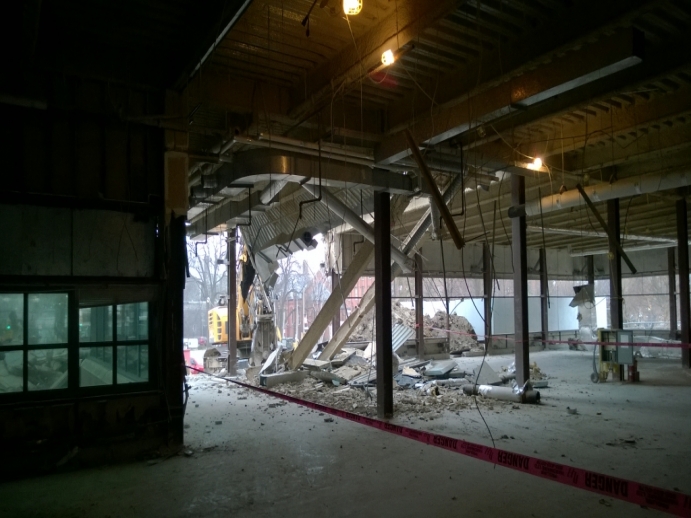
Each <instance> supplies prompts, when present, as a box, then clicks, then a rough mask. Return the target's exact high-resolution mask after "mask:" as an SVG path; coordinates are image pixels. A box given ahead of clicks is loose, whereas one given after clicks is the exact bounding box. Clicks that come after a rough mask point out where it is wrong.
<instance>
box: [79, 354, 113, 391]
mask: <svg viewBox="0 0 691 518" xmlns="http://www.w3.org/2000/svg"><path fill="white" fill-rule="evenodd" d="M112 384H113V348H112V347H110V346H109V347H82V348H81V349H80V350H79V386H80V387H95V386H98V385H112Z"/></svg>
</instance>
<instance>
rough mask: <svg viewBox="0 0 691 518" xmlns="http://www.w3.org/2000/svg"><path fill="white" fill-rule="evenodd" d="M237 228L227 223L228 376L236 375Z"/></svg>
mask: <svg viewBox="0 0 691 518" xmlns="http://www.w3.org/2000/svg"><path fill="white" fill-rule="evenodd" d="M236 243H237V228H236V227H234V226H232V225H228V330H227V331H228V376H235V375H237V364H238V336H237V324H238V322H237V306H238V286H237V261H236V249H235V245H236Z"/></svg>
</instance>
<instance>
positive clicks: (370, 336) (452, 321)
mask: <svg viewBox="0 0 691 518" xmlns="http://www.w3.org/2000/svg"><path fill="white" fill-rule="evenodd" d="M391 319H392V324H394V325H395V324H403V325H404V326H408V327H410V328H411V329H415V310H414V309H409V308H406V307H404V306H402V305H401V303H400V302H399V301H392V302H391ZM424 325H425V331H424V334H425V337H426V338H440V337H446V336H447V332H446V313H445V312H443V311H437V313H436V314H435V315H434V317H429V316H427V315H425V316H424ZM449 331H450V332H449V333H448V336H449V337H450V340H449V348H450V352H454V351H462V350H464V349H470V350H481V347H480V346H479V344H478V343H477V335H476V334H475V330H474V329H473V326H472V325H470V322H468V319H466V318H465V317H462V316H460V315H449ZM375 333H376V325H375V322H374V311H369V312H368V313H367V314H366V315H365V316H364V317H363V318H362V320H361V322H360V324H359V325H358V327H357V328H356V329H355V331H353V334H352V335H351V336H350V340H351V341H353V342H372V341H374V339H375Z"/></svg>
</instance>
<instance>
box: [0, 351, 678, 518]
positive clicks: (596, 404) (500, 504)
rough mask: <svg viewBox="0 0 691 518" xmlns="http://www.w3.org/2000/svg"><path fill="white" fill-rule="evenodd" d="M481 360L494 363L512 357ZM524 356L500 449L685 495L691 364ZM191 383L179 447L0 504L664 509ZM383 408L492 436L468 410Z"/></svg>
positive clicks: (289, 512) (54, 513)
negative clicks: (607, 367) (530, 398)
mask: <svg viewBox="0 0 691 518" xmlns="http://www.w3.org/2000/svg"><path fill="white" fill-rule="evenodd" d="M465 361H467V362H479V361H480V360H479V359H476V358H471V359H468V360H465ZM488 361H489V363H490V364H491V365H492V366H493V367H495V368H496V369H499V368H500V367H501V365H507V364H508V363H510V361H511V358H510V357H502V356H493V357H490V358H489V360H488ZM531 361H536V362H537V363H538V364H539V366H540V367H541V368H542V369H543V371H544V372H546V373H547V374H548V375H550V376H551V378H550V379H549V382H550V388H548V389H543V390H542V391H541V392H542V396H543V404H542V405H540V406H526V405H522V406H520V408H519V409H513V407H502V408H501V409H499V407H497V408H495V409H494V410H490V409H489V408H485V409H484V411H483V415H484V418H485V420H486V421H487V424H488V426H489V429H490V430H491V432H492V435H493V436H494V439H495V440H496V443H497V445H498V446H499V447H501V448H504V449H507V450H512V451H516V452H520V453H526V454H530V455H534V456H538V457H540V458H544V459H549V460H555V461H558V462H563V463H566V464H573V465H575V466H579V467H584V468H589V469H592V470H595V471H600V472H603V473H611V474H613V475H616V476H619V477H624V478H630V479H633V480H637V481H641V482H646V483H650V484H653V485H657V486H660V487H664V488H669V489H678V490H680V491H683V492H685V493H687V494H688V493H691V470H689V469H688V460H689V459H690V458H691V440H690V438H689V429H691V373H689V372H688V371H683V370H681V369H680V368H679V367H678V361H669V360H644V361H642V362H641V363H640V371H641V379H642V380H643V382H642V383H640V384H638V385H628V384H621V383H611V382H610V383H604V384H598V385H594V384H592V383H591V382H590V381H589V374H590V372H591V361H592V356H591V353H588V352H577V351H548V352H543V353H538V354H533V355H531ZM193 385H194V386H195V389H194V390H193V391H192V394H191V397H190V402H189V404H188V415H187V422H188V426H189V427H188V428H187V429H186V433H187V443H188V445H189V447H190V448H191V449H192V450H194V454H193V455H192V456H191V457H185V456H180V457H173V458H171V459H169V460H167V461H163V462H160V463H156V464H154V465H150V464H148V463H144V462H141V463H134V464H128V465H119V466H111V467H104V468H100V469H91V470H82V471H78V472H72V473H65V474H59V475H51V476H44V477H39V478H35V479H30V480H24V481H18V482H12V483H7V484H4V485H2V486H0V516H1V517H5V516H7V517H25V516H26V517H44V516H45V517H68V516H69V517H92V516H94V517H104V518H105V517H111V518H115V517H158V516H165V517H187V516H190V517H191V516H194V517H206V516H209V517H211V516H233V517H235V516H239V517H243V516H260V517H261V516H277V517H278V516H281V517H292V516H310V517H321V516H324V517H327V516H328V517H347V516H357V517H365V516H386V517H388V516H396V517H407V516H429V517H442V516H444V517H446V516H461V515H464V516H488V517H489V516H512V517H522V516H527V517H528V516H535V517H553V516H559V517H569V516H574V517H576V516H592V517H600V516H602V517H605V516H606V517H615V516H624V515H625V516H632V517H633V516H663V515H662V514H661V513H658V512H655V511H650V510H645V509H642V508H640V507H638V506H634V505H632V504H628V503H625V502H621V501H617V500H612V499H609V498H603V497H602V496H600V495H597V494H594V493H588V492H584V491H580V490H575V489H571V488H569V487H565V486H562V485H559V484H556V483H552V482H549V481H545V480H542V479H537V478H534V477H530V476H527V475H524V474H521V473H517V472H514V471H511V470H507V469H504V468H499V467H494V466H492V465H489V464H486V463H482V462H480V461H476V460H473V459H469V458H465V457H463V456H460V455H457V454H453V453H450V452H447V451H444V450H440V449H436V448H433V447H430V446H425V445H421V444H419V443H415V442H412V441H410V440H407V439H403V438H399V437H395V436H392V435H390V434H384V433H382V432H378V431H376V430H372V429H369V428H365V427H363V426H361V425H357V424H354V423H350V422H347V421H343V420H340V419H335V421H334V422H325V418H327V417H328V416H323V415H320V414H319V413H317V412H313V411H311V410H307V409H304V408H302V407H299V406H296V405H293V404H289V403H288V404H283V403H282V402H281V401H279V400H276V399H274V398H271V397H270V396H264V395H258V394H256V393H251V392H248V391H247V390H245V389H241V388H235V387H233V386H232V385H226V383H225V382H216V381H212V380H209V379H208V378H207V379H204V378H202V377H201V376H199V377H195V379H194V382H193ZM567 406H568V407H570V408H577V410H578V413H577V414H576V415H571V414H569V413H568V412H567V410H566V407H567ZM430 417H431V418H432V419H430ZM395 421H398V422H400V423H401V424H404V425H409V426H414V427H417V428H421V429H427V430H433V431H438V432H441V433H444V434H447V435H452V436H455V437H461V438H465V439H468V440H471V441H474V442H479V443H483V444H491V440H490V437H489V435H488V432H487V429H486V427H485V425H484V424H483V422H482V419H481V417H480V415H479V414H478V412H477V410H474V409H466V410H461V411H459V412H458V414H452V413H444V414H442V415H438V416H437V415H436V413H434V412H432V413H426V414H425V415H424V420H423V419H420V417H419V416H415V415H406V416H402V417H399V418H398V419H396V420H395ZM219 423H220V424H219ZM502 437H507V438H502ZM632 441H633V442H632Z"/></svg>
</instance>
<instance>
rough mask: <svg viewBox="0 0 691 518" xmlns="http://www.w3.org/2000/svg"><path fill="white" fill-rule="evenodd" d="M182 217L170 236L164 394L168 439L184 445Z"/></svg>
mask: <svg viewBox="0 0 691 518" xmlns="http://www.w3.org/2000/svg"><path fill="white" fill-rule="evenodd" d="M186 219H187V218H186V217H185V216H176V215H175V214H173V215H172V217H171V220H170V225H169V227H168V229H169V237H170V243H171V246H170V247H169V253H168V254H169V255H168V273H169V281H168V294H167V297H166V305H167V307H166V318H168V319H170V322H171V324H170V326H168V330H167V333H166V334H167V336H166V337H165V339H164V340H163V343H164V344H166V345H165V358H166V361H165V363H166V366H165V371H164V372H165V380H166V386H165V393H166V400H167V402H168V411H169V415H170V419H169V423H170V431H171V437H172V438H173V442H174V443H175V444H182V443H183V420H184V417H185V416H184V415H183V406H182V403H183V400H182V387H183V380H184V376H185V358H184V356H183V353H182V338H183V330H182V325H183V324H182V322H183V298H184V297H183V292H184V289H185V254H186V253H187V250H186V244H185V230H186V227H185V220H186Z"/></svg>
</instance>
